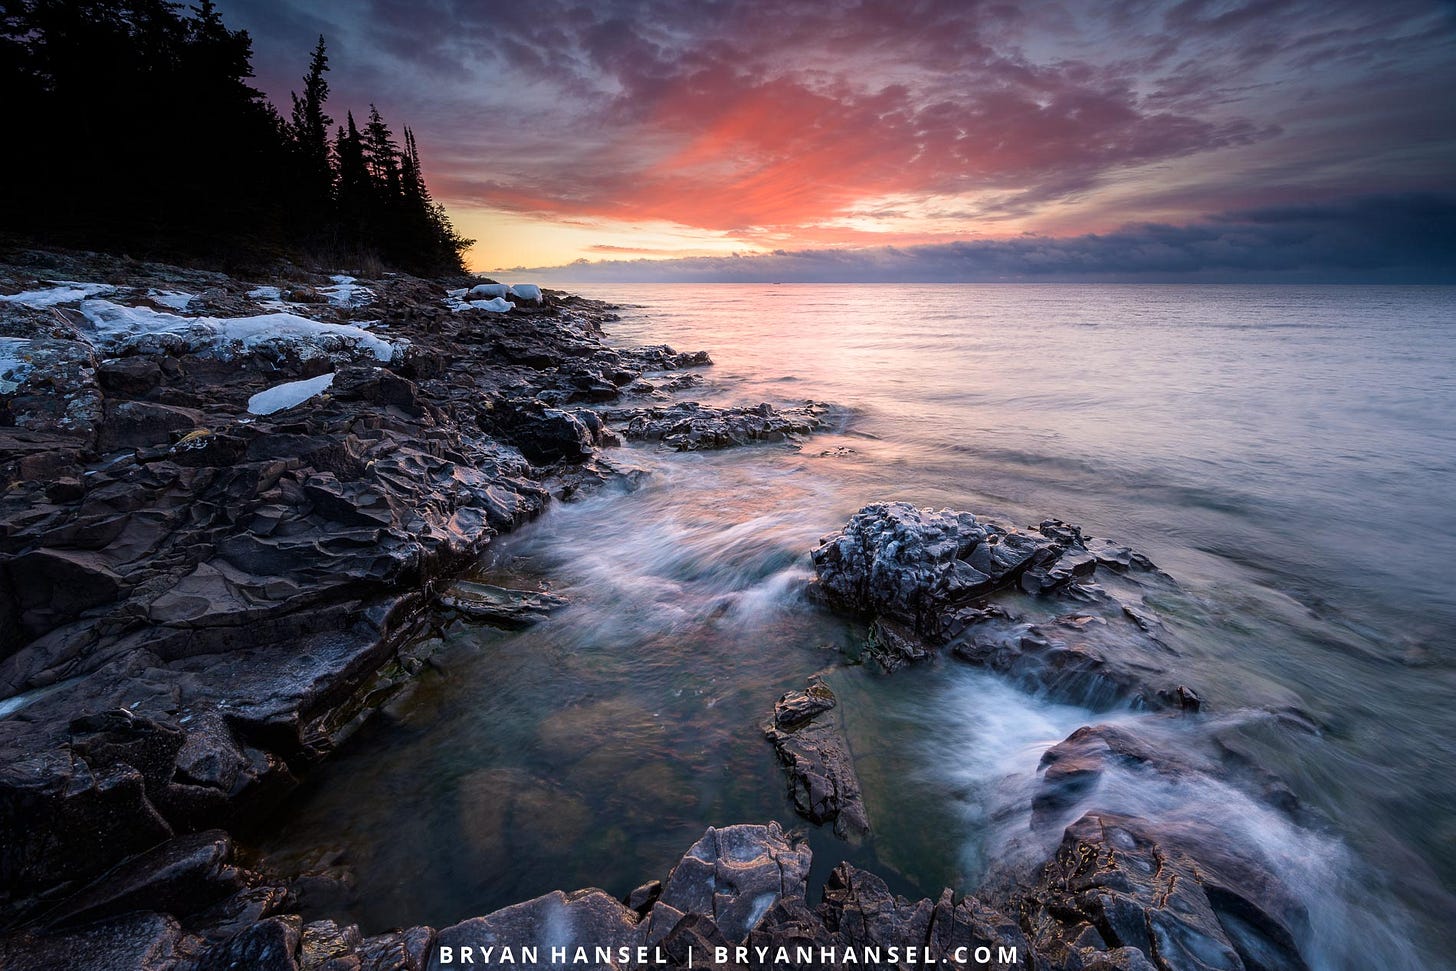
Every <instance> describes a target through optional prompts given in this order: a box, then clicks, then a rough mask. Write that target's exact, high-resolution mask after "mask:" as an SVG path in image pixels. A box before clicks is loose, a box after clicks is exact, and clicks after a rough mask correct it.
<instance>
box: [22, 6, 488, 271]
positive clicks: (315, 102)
mask: <svg viewBox="0 0 1456 971" xmlns="http://www.w3.org/2000/svg"><path fill="white" fill-rule="evenodd" d="M251 62H252V40H251V38H250V37H249V36H248V34H247V32H246V31H242V30H230V29H229V28H228V27H227V26H226V25H225V24H224V23H223V21H222V17H221V15H220V14H219V13H218V11H217V8H216V7H215V6H214V5H213V4H212V2H211V0H201V2H200V3H199V4H198V5H196V6H192V7H188V8H185V9H184V8H183V7H182V5H181V4H178V3H172V2H167V0H119V2H118V0H103V2H97V0H0V118H3V122H4V127H5V130H6V137H5V147H4V150H3V151H0V217H3V221H0V232H5V233H9V234H12V235H15V236H20V237H23V238H31V239H37V240H41V241H48V242H53V243H59V244H65V245H73V246H79V247H85V248H90V249H102V250H117V251H124V252H127V253H130V254H132V255H136V256H142V255H150V256H159V257H164V258H171V259H188V258H201V259H219V260H222V261H225V262H227V263H230V264H234V265H237V264H257V263H262V262H266V261H268V260H270V259H273V258H277V257H292V258H311V259H317V260H321V261H325V262H333V263H346V262H350V261H358V260H368V259H376V260H378V261H380V262H382V263H384V264H387V265H390V266H393V267H396V268H399V269H402V270H407V271H409V272H413V273H420V274H436V273H448V272H454V271H458V270H460V269H461V268H462V262H461V256H462V254H463V252H464V250H465V249H466V247H468V246H469V245H470V243H471V242H472V241H471V240H466V239H462V238H461V237H460V236H459V235H458V234H457V233H456V232H455V230H454V228H453V227H452V226H451V224H450V220H449V218H448V217H447V216H446V214H445V211H444V209H443V208H442V207H441V206H440V205H439V204H438V203H436V202H435V201H434V200H433V199H431V197H430V193H429V189H428V188H427V187H426V185H425V180H424V177H423V174H422V173H421V170H420V157H419V152H418V150H417V148H416V146H415V139H414V134H413V133H412V132H411V131H410V130H409V129H408V128H405V129H403V132H402V139H401V138H399V137H396V135H395V133H394V132H393V131H392V130H391V129H390V127H389V126H388V125H387V124H386V123H385V121H384V119H383V118H382V117H380V114H379V112H378V111H377V110H376V109H375V108H374V107H373V106H372V105H371V106H370V109H369V115H368V118H367V120H366V121H365V122H364V123H363V125H362V127H361V126H360V125H359V124H357V123H356V121H355V119H354V115H353V113H352V112H348V113H346V114H345V116H344V118H343V119H341V120H340V121H339V122H335V120H334V119H332V118H331V117H330V116H329V114H328V112H327V110H326V107H327V104H328V99H329V84H328V53H327V50H326V48H325V45H324V40H323V38H322V37H320V38H319V42H318V46H317V47H316V48H315V49H314V51H313V56H312V59H311V60H310V62H309V65H308V70H307V74H306V75H305V76H304V77H303V79H302V90H301V91H297V92H294V94H293V96H292V102H293V103H292V105H291V110H290V112H289V116H288V117H287V118H285V117H283V116H282V115H280V114H279V112H278V111H277V110H276V109H275V108H274V107H273V105H272V104H270V103H269V102H268V100H267V99H266V98H265V97H264V96H263V94H262V93H261V92H259V91H258V90H257V89H255V88H254V87H252V86H251V84H249V79H250V78H252V76H253V71H252V64H251Z"/></svg>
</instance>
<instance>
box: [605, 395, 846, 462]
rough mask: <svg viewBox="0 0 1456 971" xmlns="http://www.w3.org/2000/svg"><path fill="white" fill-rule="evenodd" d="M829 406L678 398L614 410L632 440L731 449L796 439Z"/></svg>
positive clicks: (611, 415) (818, 422)
mask: <svg viewBox="0 0 1456 971" xmlns="http://www.w3.org/2000/svg"><path fill="white" fill-rule="evenodd" d="M827 413H828V409H827V408H826V407H825V406H823V405H819V404H815V403H814V402H809V403H807V404H805V405H804V406H802V407H798V408H783V409H779V408H774V407H773V406H772V405H769V404H761V405H758V406H757V407H754V408H712V407H708V406H706V405H700V404H698V403H696V402H680V403H678V404H673V405H667V406H663V407H657V408H645V409H628V410H618V411H611V412H608V413H607V419H608V420H609V421H611V422H615V423H617V424H620V425H622V426H623V427H624V431H623V434H624V436H625V437H626V438H627V439H628V440H629V441H640V442H660V443H661V444H662V445H663V446H664V447H665V448H671V449H675V450H676V451H679V452H697V451H708V450H713V449H722V448H732V447H734V446H738V445H747V444H749V443H752V442H786V441H795V440H797V439H798V438H800V437H802V436H804V435H808V434H810V433H811V432H814V431H816V430H817V429H819V428H821V427H823V425H824V419H825V415H826V414H827Z"/></svg>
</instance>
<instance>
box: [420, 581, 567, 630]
mask: <svg viewBox="0 0 1456 971" xmlns="http://www.w3.org/2000/svg"><path fill="white" fill-rule="evenodd" d="M437 596H438V599H439V602H440V604H441V605H442V606H444V607H448V608H450V609H452V610H456V611H459V612H460V613H461V614H462V615H464V616H466V617H469V618H471V619H472V620H478V621H483V622H485V623H489V624H495V625H498V626H501V627H508V628H521V627H529V626H530V625H532V624H537V623H540V622H541V621H543V620H545V619H546V617H547V616H549V615H550V613H551V611H553V610H557V609H559V608H561V607H565V606H566V605H567V603H568V601H567V600H566V599H565V598H562V597H557V596H553V595H552V594H549V593H546V592H544V591H541V590H511V589H509V588H507V587H498V586H495V585H493V584H489V583H480V582H478V581H475V580H455V581H453V582H451V583H449V584H448V585H446V586H445V587H444V588H442V589H441V590H440V592H439V594H438V595H437Z"/></svg>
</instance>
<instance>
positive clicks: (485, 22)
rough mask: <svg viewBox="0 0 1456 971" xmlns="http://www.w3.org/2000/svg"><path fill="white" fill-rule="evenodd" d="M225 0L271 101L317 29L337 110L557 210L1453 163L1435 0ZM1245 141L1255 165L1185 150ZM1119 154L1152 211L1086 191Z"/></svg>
mask: <svg viewBox="0 0 1456 971" xmlns="http://www.w3.org/2000/svg"><path fill="white" fill-rule="evenodd" d="M222 8H223V9H224V12H225V13H226V14H227V15H228V16H229V19H230V20H231V21H232V22H234V23H236V24H239V25H241V26H245V27H248V28H249V29H251V30H252V31H253V32H254V33H255V35H256V36H257V47H258V51H259V57H258V65H259V76H260V83H261V84H262V85H263V86H264V87H265V88H267V89H268V90H269V91H270V93H271V94H273V95H274V97H275V101H278V103H280V104H286V102H287V91H288V90H289V89H290V88H291V87H295V86H296V85H297V77H298V75H299V74H301V73H302V68H303V65H304V62H305V60H306V53H307V50H308V47H309V45H310V44H311V42H312V40H313V38H314V37H315V36H316V35H317V34H318V33H319V32H323V33H325V34H326V35H327V36H328V37H329V39H330V44H331V50H332V52H333V59H334V67H335V70H334V73H333V75H332V80H333V82H334V87H335V92H336V94H335V99H334V102H333V110H334V113H335V114H336V115H339V116H342V114H343V108H344V107H345V106H349V107H353V108H355V109H356V110H359V109H361V108H363V107H364V106H365V105H367V104H368V102H370V101H376V102H378V103H379V105H380V107H381V109H383V110H384V112H385V115H386V117H388V118H389V119H390V120H392V121H395V122H408V123H410V124H412V125H413V126H414V127H415V129H416V131H417V133H418V134H419V137H420V140H421V144H422V148H423V150H424V153H425V158H426V162H427V168H428V170H427V175H428V176H429V178H430V180H431V184H432V186H433V188H434V189H435V192H436V194H437V195H438V196H439V197H440V198H441V199H443V200H444V201H445V202H447V203H450V204H454V205H458V206H471V207H481V208H489V209H499V210H506V211H512V212H517V213H524V214H530V215H536V216H542V217H545V218H550V219H560V218H586V219H591V218H596V219H611V220H627V221H634V222H644V221H651V220H662V221H666V222H671V223H677V224H680V225H683V226H687V227H693V228H697V229H702V230H707V231H711V232H719V233H729V234H735V235H739V236H742V237H744V238H760V239H768V238H774V237H777V238H783V239H794V238H799V239H804V238H810V237H811V236H812V238H814V239H815V240H824V241H835V242H863V241H865V240H866V239H872V237H871V236H869V235H867V234H865V233H863V232H861V231H848V230H839V232H841V233H842V235H841V236H839V237H834V236H833V235H832V232H831V231H829V230H825V229H823V228H822V227H824V226H828V225H831V224H833V223H834V222H835V221H836V220H841V221H842V220H844V219H845V218H847V217H849V216H851V215H852V214H853V213H855V212H863V211H865V210H866V209H867V208H872V207H867V205H866V201H867V200H886V199H891V200H895V202H894V204H892V205H891V206H890V207H889V208H900V207H901V202H902V201H903V200H907V199H909V200H913V199H916V198H927V199H929V198H933V197H937V196H942V197H945V196H955V195H957V194H964V193H981V194H984V196H985V199H984V200H982V201H980V202H978V203H977V204H975V205H973V206H969V207H966V206H954V207H949V208H947V207H939V208H940V209H941V210H942V211H964V212H965V213H966V227H965V235H971V234H974V233H975V232H976V231H977V227H978V223H980V222H982V221H989V220H996V219H1004V218H1007V217H1016V218H1020V219H1024V220H1030V221H1031V223H1032V224H1035V220H1036V219H1037V218H1040V216H1041V215H1042V214H1043V213H1044V212H1045V211H1046V210H1047V207H1048V206H1052V205H1056V206H1058V207H1060V212H1059V213H1058V219H1059V220H1060V221H1059V222H1058V223H1057V225H1058V226H1068V227H1071V228H1074V229H1075V228H1076V225H1077V223H1076V219H1075V218H1074V217H1075V214H1076V212H1077V211H1078V207H1081V206H1084V205H1085V206H1086V212H1088V213H1089V214H1094V215H1095V218H1093V217H1092V216H1091V215H1089V217H1088V218H1087V219H1086V220H1084V221H1082V222H1081V226H1083V227H1086V226H1089V225H1114V224H1116V222H1118V221H1121V220H1125V219H1136V218H1139V217H1141V216H1148V215H1154V214H1158V215H1161V214H1166V213H1169V212H1174V211H1178V212H1181V213H1182V214H1184V215H1185V218H1186V215H1189V214H1196V213H1197V212H1200V211H1201V212H1214V211H1220V210H1229V209H1236V208H1244V207H1249V206H1252V205H1257V204H1260V203H1261V202H1262V201H1265V200H1269V199H1278V198H1283V197H1289V196H1285V195H1284V193H1288V192H1293V193H1294V196H1293V197H1294V198H1299V199H1305V200H1314V201H1318V200H1333V199H1338V198H1341V197H1350V196H1352V195H1355V194H1368V193H1377V192H1413V191H1427V192H1431V191H1444V190H1447V189H1451V188H1453V175H1452V173H1453V171H1456V114H1453V109H1452V107H1451V103H1452V102H1451V97H1450V91H1452V90H1456V14H1453V7H1452V5H1451V4H1441V3H1435V2H1433V0H1389V2H1382V3H1379V4H1372V3H1369V2H1365V0H1359V2H1355V0H1320V2H1315V0H1245V2H1237V0H1183V2H1173V3H1168V2H1162V3H1157V2H1150V0H1121V2H1115V3H1109V4H1099V5H1079V4H1065V3H1057V2H1050V0H1049V2H1032V3H997V2H967V0H853V2H840V3H826V2H822V0H815V2H799V0H772V2H770V0H718V2H701V3H682V2H679V0H631V2H609V0H602V2H596V3H575V2H569V0H541V2H536V3H531V4H522V3H515V2H501V0H489V2H465V0H423V2H417V0H367V2H348V3H345V2H339V0H333V2H318V3H305V2H303V0H223V3H222ZM1231 151H1232V152H1237V153H1238V155H1237V158H1238V160H1239V164H1240V166H1241V170H1240V172H1239V174H1238V176H1237V177H1232V176H1231V175H1230V174H1229V173H1228V172H1226V171H1224V170H1223V169H1222V168H1221V166H1222V165H1224V164H1227V163H1226V162H1219V163H1214V164H1210V165H1209V166H1208V167H1207V168H1206V169H1191V168H1190V166H1192V165H1196V164H1197V160H1199V159H1202V158H1205V157H1208V158H1212V157H1214V155H1215V154H1216V153H1223V154H1218V156H1217V157H1218V158H1220V159H1225V158H1227V157H1229V156H1228V155H1227V153H1229V152H1231ZM1173 165H1180V166H1182V168H1180V169H1179V170H1178V172H1177V178H1176V179H1174V178H1173V177H1172V176H1164V175H1161V174H1160V168H1166V167H1167V166H1173ZM1119 179H1123V180H1126V179H1136V180H1138V186H1139V190H1140V192H1142V193H1144V194H1145V195H1146V196H1147V197H1148V198H1152V197H1156V198H1158V199H1159V200H1160V203H1159V205H1160V208H1156V209H1153V208H1146V209H1141V210H1140V208H1139V202H1138V199H1137V198H1133V197H1130V196H1129V194H1127V193H1123V194H1122V195H1121V196H1119V197H1118V198H1119V203H1118V204H1119V205H1121V206H1123V207H1125V208H1124V209H1123V211H1121V212H1119V213H1116V214H1109V213H1108V212H1106V211H1105V209H1098V208H1097V207H1096V206H1093V205H1091V204H1090V203H1087V202H1086V200H1087V199H1088V198H1089V194H1091V193H1094V192H1096V191H1098V190H1100V189H1103V188H1105V187H1107V186H1108V185H1110V184H1112V183H1114V182H1116V181H1117V180H1119ZM1159 179H1163V180H1164V182H1162V183H1160V182H1159V181H1158V180H1159ZM1069 213H1070V214H1071V215H1068V214H1069ZM811 226H813V227H821V228H820V229H819V230H818V231H817V232H816V233H814V234H808V235H806V234H805V233H804V231H803V230H804V227H811ZM984 228H985V229H991V230H994V229H995V225H994V223H991V222H987V224H986V225H985V227H984ZM944 231H945V230H944V229H943V228H940V229H938V230H937V232H940V233H944Z"/></svg>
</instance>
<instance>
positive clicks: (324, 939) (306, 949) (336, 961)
mask: <svg viewBox="0 0 1456 971" xmlns="http://www.w3.org/2000/svg"><path fill="white" fill-rule="evenodd" d="M362 943H363V938H362V937H361V936H360V934H359V928H358V927H356V926H354V925H353V924H347V925H344V926H342V927H341V926H339V925H338V924H337V923H335V922H334V921H331V920H320V921H314V922H312V923H309V924H304V925H303V929H302V931H301V932H300V934H299V948H298V965H299V968H300V969H301V971H359V969H360V968H361V966H362V962H361V960H360V958H359V954H358V951H359V947H360V946H361V945H362Z"/></svg>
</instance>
